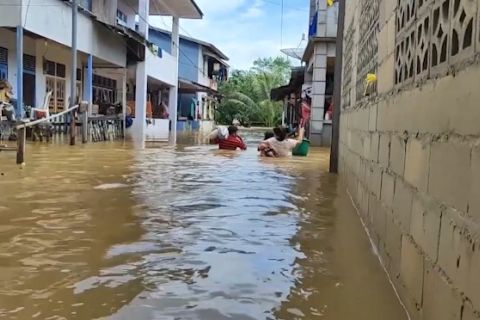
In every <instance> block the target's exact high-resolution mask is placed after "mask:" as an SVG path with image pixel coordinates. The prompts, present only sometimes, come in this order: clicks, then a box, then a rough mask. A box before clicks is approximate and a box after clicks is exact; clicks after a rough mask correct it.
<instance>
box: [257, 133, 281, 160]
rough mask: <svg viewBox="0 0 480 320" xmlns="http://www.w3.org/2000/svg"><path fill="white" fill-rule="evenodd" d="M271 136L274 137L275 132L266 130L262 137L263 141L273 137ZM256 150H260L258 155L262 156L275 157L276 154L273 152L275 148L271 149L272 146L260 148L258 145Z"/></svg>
mask: <svg viewBox="0 0 480 320" xmlns="http://www.w3.org/2000/svg"><path fill="white" fill-rule="evenodd" d="M273 137H275V134H274V133H273V131H267V132H265V137H264V138H263V141H265V140H268V139H270V138H273ZM258 151H260V155H261V156H262V157H276V156H277V154H276V153H275V150H273V149H272V148H265V149H263V150H261V149H260V147H259V148H258Z"/></svg>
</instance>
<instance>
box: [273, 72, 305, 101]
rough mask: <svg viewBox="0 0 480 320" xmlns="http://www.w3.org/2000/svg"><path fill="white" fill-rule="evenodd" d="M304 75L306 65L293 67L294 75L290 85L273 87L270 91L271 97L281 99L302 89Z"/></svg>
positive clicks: (276, 99)
mask: <svg viewBox="0 0 480 320" xmlns="http://www.w3.org/2000/svg"><path fill="white" fill-rule="evenodd" d="M304 76H305V68H304V67H297V68H292V75H291V77H290V82H289V83H288V85H286V86H282V87H278V88H274V89H272V90H271V91H270V99H272V100H273V101H281V100H283V98H284V97H286V96H288V95H289V94H291V93H293V92H296V91H298V90H299V89H301V88H302V84H303V83H304Z"/></svg>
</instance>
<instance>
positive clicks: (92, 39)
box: [0, 0, 126, 67]
mask: <svg viewBox="0 0 480 320" xmlns="http://www.w3.org/2000/svg"><path fill="white" fill-rule="evenodd" d="M2 1H12V0H2ZM17 1H20V0H17ZM21 1H22V4H23V7H22V8H23V14H24V16H23V25H24V26H25V29H26V30H28V31H31V32H33V33H35V34H37V35H40V36H42V37H45V38H47V39H52V40H54V41H55V42H58V43H60V44H63V45H65V46H67V47H69V46H70V45H71V42H72V40H71V35H72V34H71V25H72V11H71V7H70V6H68V5H66V4H63V3H62V2H61V1H58V0H35V6H34V7H31V6H30V8H29V10H28V14H27V5H28V0H21ZM6 8H7V9H4V8H3V7H2V10H0V26H3V25H7V26H9V25H11V23H12V21H11V20H12V16H11V15H12V14H15V9H8V8H10V7H6ZM53 17H54V18H53ZM4 21H6V22H4ZM19 21H20V20H17V21H16V22H17V24H18V22H19ZM78 50H79V51H81V52H84V53H88V54H93V55H94V56H96V57H97V58H100V59H102V60H105V61H107V62H109V63H112V64H115V65H117V66H122V67H123V66H125V65H126V44H125V41H124V39H123V38H121V37H120V36H119V35H116V34H115V33H113V32H111V31H109V30H107V29H106V28H105V27H103V26H102V25H101V24H99V23H97V22H94V21H93V20H92V18H91V17H89V16H87V15H85V14H82V13H80V14H79V15H78Z"/></svg>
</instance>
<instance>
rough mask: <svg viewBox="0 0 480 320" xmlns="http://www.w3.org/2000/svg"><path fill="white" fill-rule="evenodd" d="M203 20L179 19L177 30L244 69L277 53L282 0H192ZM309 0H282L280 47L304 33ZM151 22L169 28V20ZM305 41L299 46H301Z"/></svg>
mask: <svg viewBox="0 0 480 320" xmlns="http://www.w3.org/2000/svg"><path fill="white" fill-rule="evenodd" d="M196 2H197V4H198V5H199V7H200V8H201V10H202V11H203V13H204V18H203V20H181V23H180V27H181V30H180V33H182V34H185V35H187V36H192V37H194V38H198V39H201V40H204V41H207V42H210V43H213V44H214V45H215V46H217V47H218V48H219V49H220V50H222V51H223V52H224V53H225V54H226V55H227V56H228V57H229V58H230V61H229V64H230V65H231V67H232V68H234V69H246V68H248V67H250V66H251V65H252V62H253V61H254V60H255V59H256V58H258V57H269V56H277V55H280V54H281V53H280V43H281V42H280V39H281V37H280V34H281V33H280V21H281V2H282V0H196ZM309 3H310V1H309V0H284V14H283V45H282V47H283V48H297V47H298V46H299V44H300V42H301V40H302V34H303V33H308V9H309ZM152 25H154V26H157V27H159V28H163V29H165V28H167V27H168V28H170V26H171V20H169V19H167V18H153V19H152ZM305 45H306V43H305V41H304V42H302V46H305Z"/></svg>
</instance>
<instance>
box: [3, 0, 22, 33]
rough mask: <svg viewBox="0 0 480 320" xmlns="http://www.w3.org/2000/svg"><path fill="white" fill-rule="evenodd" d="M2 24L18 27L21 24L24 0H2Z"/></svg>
mask: <svg viewBox="0 0 480 320" xmlns="http://www.w3.org/2000/svg"><path fill="white" fill-rule="evenodd" d="M0 4H1V10H0V17H1V19H0V25H1V26H3V27H16V26H18V25H20V21H21V19H20V17H21V8H22V0H1V1H0Z"/></svg>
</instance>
